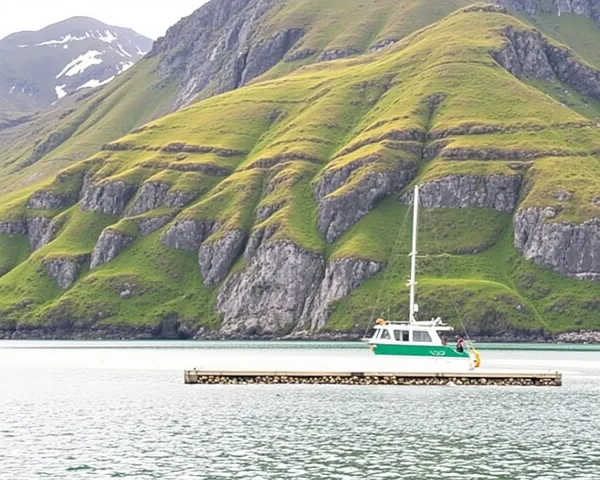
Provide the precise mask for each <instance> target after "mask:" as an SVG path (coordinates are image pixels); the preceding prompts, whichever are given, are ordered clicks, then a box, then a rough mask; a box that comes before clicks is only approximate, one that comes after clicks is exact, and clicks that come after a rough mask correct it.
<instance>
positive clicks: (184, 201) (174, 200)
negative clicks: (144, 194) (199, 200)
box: [163, 190, 196, 208]
mask: <svg viewBox="0 0 600 480" xmlns="http://www.w3.org/2000/svg"><path fill="white" fill-rule="evenodd" d="M194 198H196V194H195V193H193V192H185V191H183V190H169V193H167V196H166V197H165V201H164V203H163V207H166V208H183V207H185V206H186V205H188V204H189V203H191V202H192V200H194Z"/></svg>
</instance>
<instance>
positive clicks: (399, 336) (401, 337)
mask: <svg viewBox="0 0 600 480" xmlns="http://www.w3.org/2000/svg"><path fill="white" fill-rule="evenodd" d="M394 338H395V339H396V341H397V342H408V330H394Z"/></svg>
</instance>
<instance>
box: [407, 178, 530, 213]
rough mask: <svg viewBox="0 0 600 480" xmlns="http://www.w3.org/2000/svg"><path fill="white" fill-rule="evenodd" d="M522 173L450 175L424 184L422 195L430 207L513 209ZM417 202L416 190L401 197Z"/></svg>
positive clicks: (502, 210)
mask: <svg viewBox="0 0 600 480" xmlns="http://www.w3.org/2000/svg"><path fill="white" fill-rule="evenodd" d="M520 189H521V176H520V175H501V174H495V175H447V176H445V177H441V178H439V179H436V180H434V181H431V182H427V183H425V184H423V185H422V186H421V188H420V192H419V194H420V195H419V196H420V200H421V205H423V206H424V207H427V208H468V207H479V208H491V209H494V210H498V211H500V212H512V211H513V210H514V209H515V208H516V206H517V203H518V201H519V192H520ZM401 200H402V201H404V202H406V203H411V204H412V202H413V192H408V193H406V194H404V195H403V196H402V197H401Z"/></svg>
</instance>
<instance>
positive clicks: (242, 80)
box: [150, 0, 303, 109]
mask: <svg viewBox="0 0 600 480" xmlns="http://www.w3.org/2000/svg"><path fill="white" fill-rule="evenodd" d="M276 4H277V1H276V0H213V1H211V2H209V3H207V4H206V5H204V6H203V7H202V8H200V9H198V10H197V11H196V12H194V13H193V14H192V15H191V16H190V17H188V18H187V19H184V20H182V21H181V22H179V23H177V24H176V25H174V26H173V27H171V28H170V29H169V31H168V32H167V34H166V35H165V37H163V38H160V39H159V40H158V41H157V42H155V44H154V47H153V48H152V51H151V52H150V56H156V55H162V59H161V62H160V65H159V67H158V72H159V73H160V74H162V75H164V76H166V77H167V78H175V79H176V80H177V81H178V82H179V83H180V85H181V91H180V93H179V94H178V96H177V99H176V101H175V105H174V106H173V108H174V109H177V108H180V107H181V106H184V105H187V104H189V103H190V102H191V101H192V100H193V99H194V98H196V97H197V96H201V97H203V96H208V95H216V94H219V93H223V92H226V91H229V90H233V89H235V88H237V87H239V86H241V85H244V84H246V83H247V82H249V81H250V80H252V79H254V78H256V77H257V76H259V75H261V74H262V73H264V72H266V71H267V70H268V69H269V68H271V67H272V66H274V65H275V64H276V63H278V62H279V61H280V60H281V59H283V57H284V55H285V54H286V53H287V52H288V51H289V50H290V49H291V48H292V47H293V46H294V44H295V43H296V42H297V41H298V39H299V38H301V37H302V35H303V32H302V30H301V29H297V28H290V29H287V30H283V31H280V32H278V33H276V34H274V35H273V36H271V37H268V38H263V39H262V40H260V41H256V38H257V37H258V36H257V30H258V28H259V26H260V24H261V21H262V19H263V18H264V17H265V15H266V14H267V13H268V12H269V11H270V10H271V9H272V8H273V7H274V5H276ZM209 86H210V92H208V90H207V88H208V87H209Z"/></svg>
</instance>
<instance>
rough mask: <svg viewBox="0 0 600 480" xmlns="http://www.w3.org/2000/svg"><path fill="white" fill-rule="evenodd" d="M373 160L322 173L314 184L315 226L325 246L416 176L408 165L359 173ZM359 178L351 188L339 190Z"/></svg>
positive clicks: (366, 159) (374, 160) (400, 163)
mask: <svg viewBox="0 0 600 480" xmlns="http://www.w3.org/2000/svg"><path fill="white" fill-rule="evenodd" d="M376 161H377V158H376V157H375V158H371V157H368V158H365V159H364V160H363V161H358V162H354V163H353V164H351V165H348V166H346V167H344V168H341V169H338V170H326V171H325V172H324V173H323V175H322V176H321V178H320V179H319V181H318V182H317V183H316V185H315V190H314V193H315V198H316V200H317V201H318V202H319V211H318V227H319V231H320V232H321V234H322V235H323V236H324V237H325V238H326V239H327V242H328V243H333V242H335V241H336V240H337V239H338V238H339V237H340V236H341V235H342V234H343V233H344V232H345V231H346V230H348V229H349V228H350V227H351V226H352V225H354V224H355V223H356V222H357V221H358V220H359V219H361V218H362V217H364V216H365V215H366V214H367V213H369V212H370V211H371V210H372V209H373V208H374V207H375V205H376V204H377V203H378V202H379V201H380V200H382V199H383V198H385V197H386V196H388V195H390V194H392V193H394V192H399V191H400V190H402V189H403V188H404V187H405V186H406V185H408V184H409V183H410V182H411V180H412V179H413V178H414V177H415V175H416V173H417V169H416V166H415V165H414V164H412V163H403V162H398V164H397V167H396V168H394V169H386V170H382V171H378V170H377V169H373V170H371V171H367V172H361V171H360V169H361V168H362V167H364V166H365V165H367V166H368V165H369V164H370V163H372V162H376ZM355 173H358V174H359V175H360V177H359V178H358V179H357V181H355V182H354V184H353V185H352V188H346V189H342V187H344V185H346V184H347V183H349V181H351V180H352V175H353V174H355Z"/></svg>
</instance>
